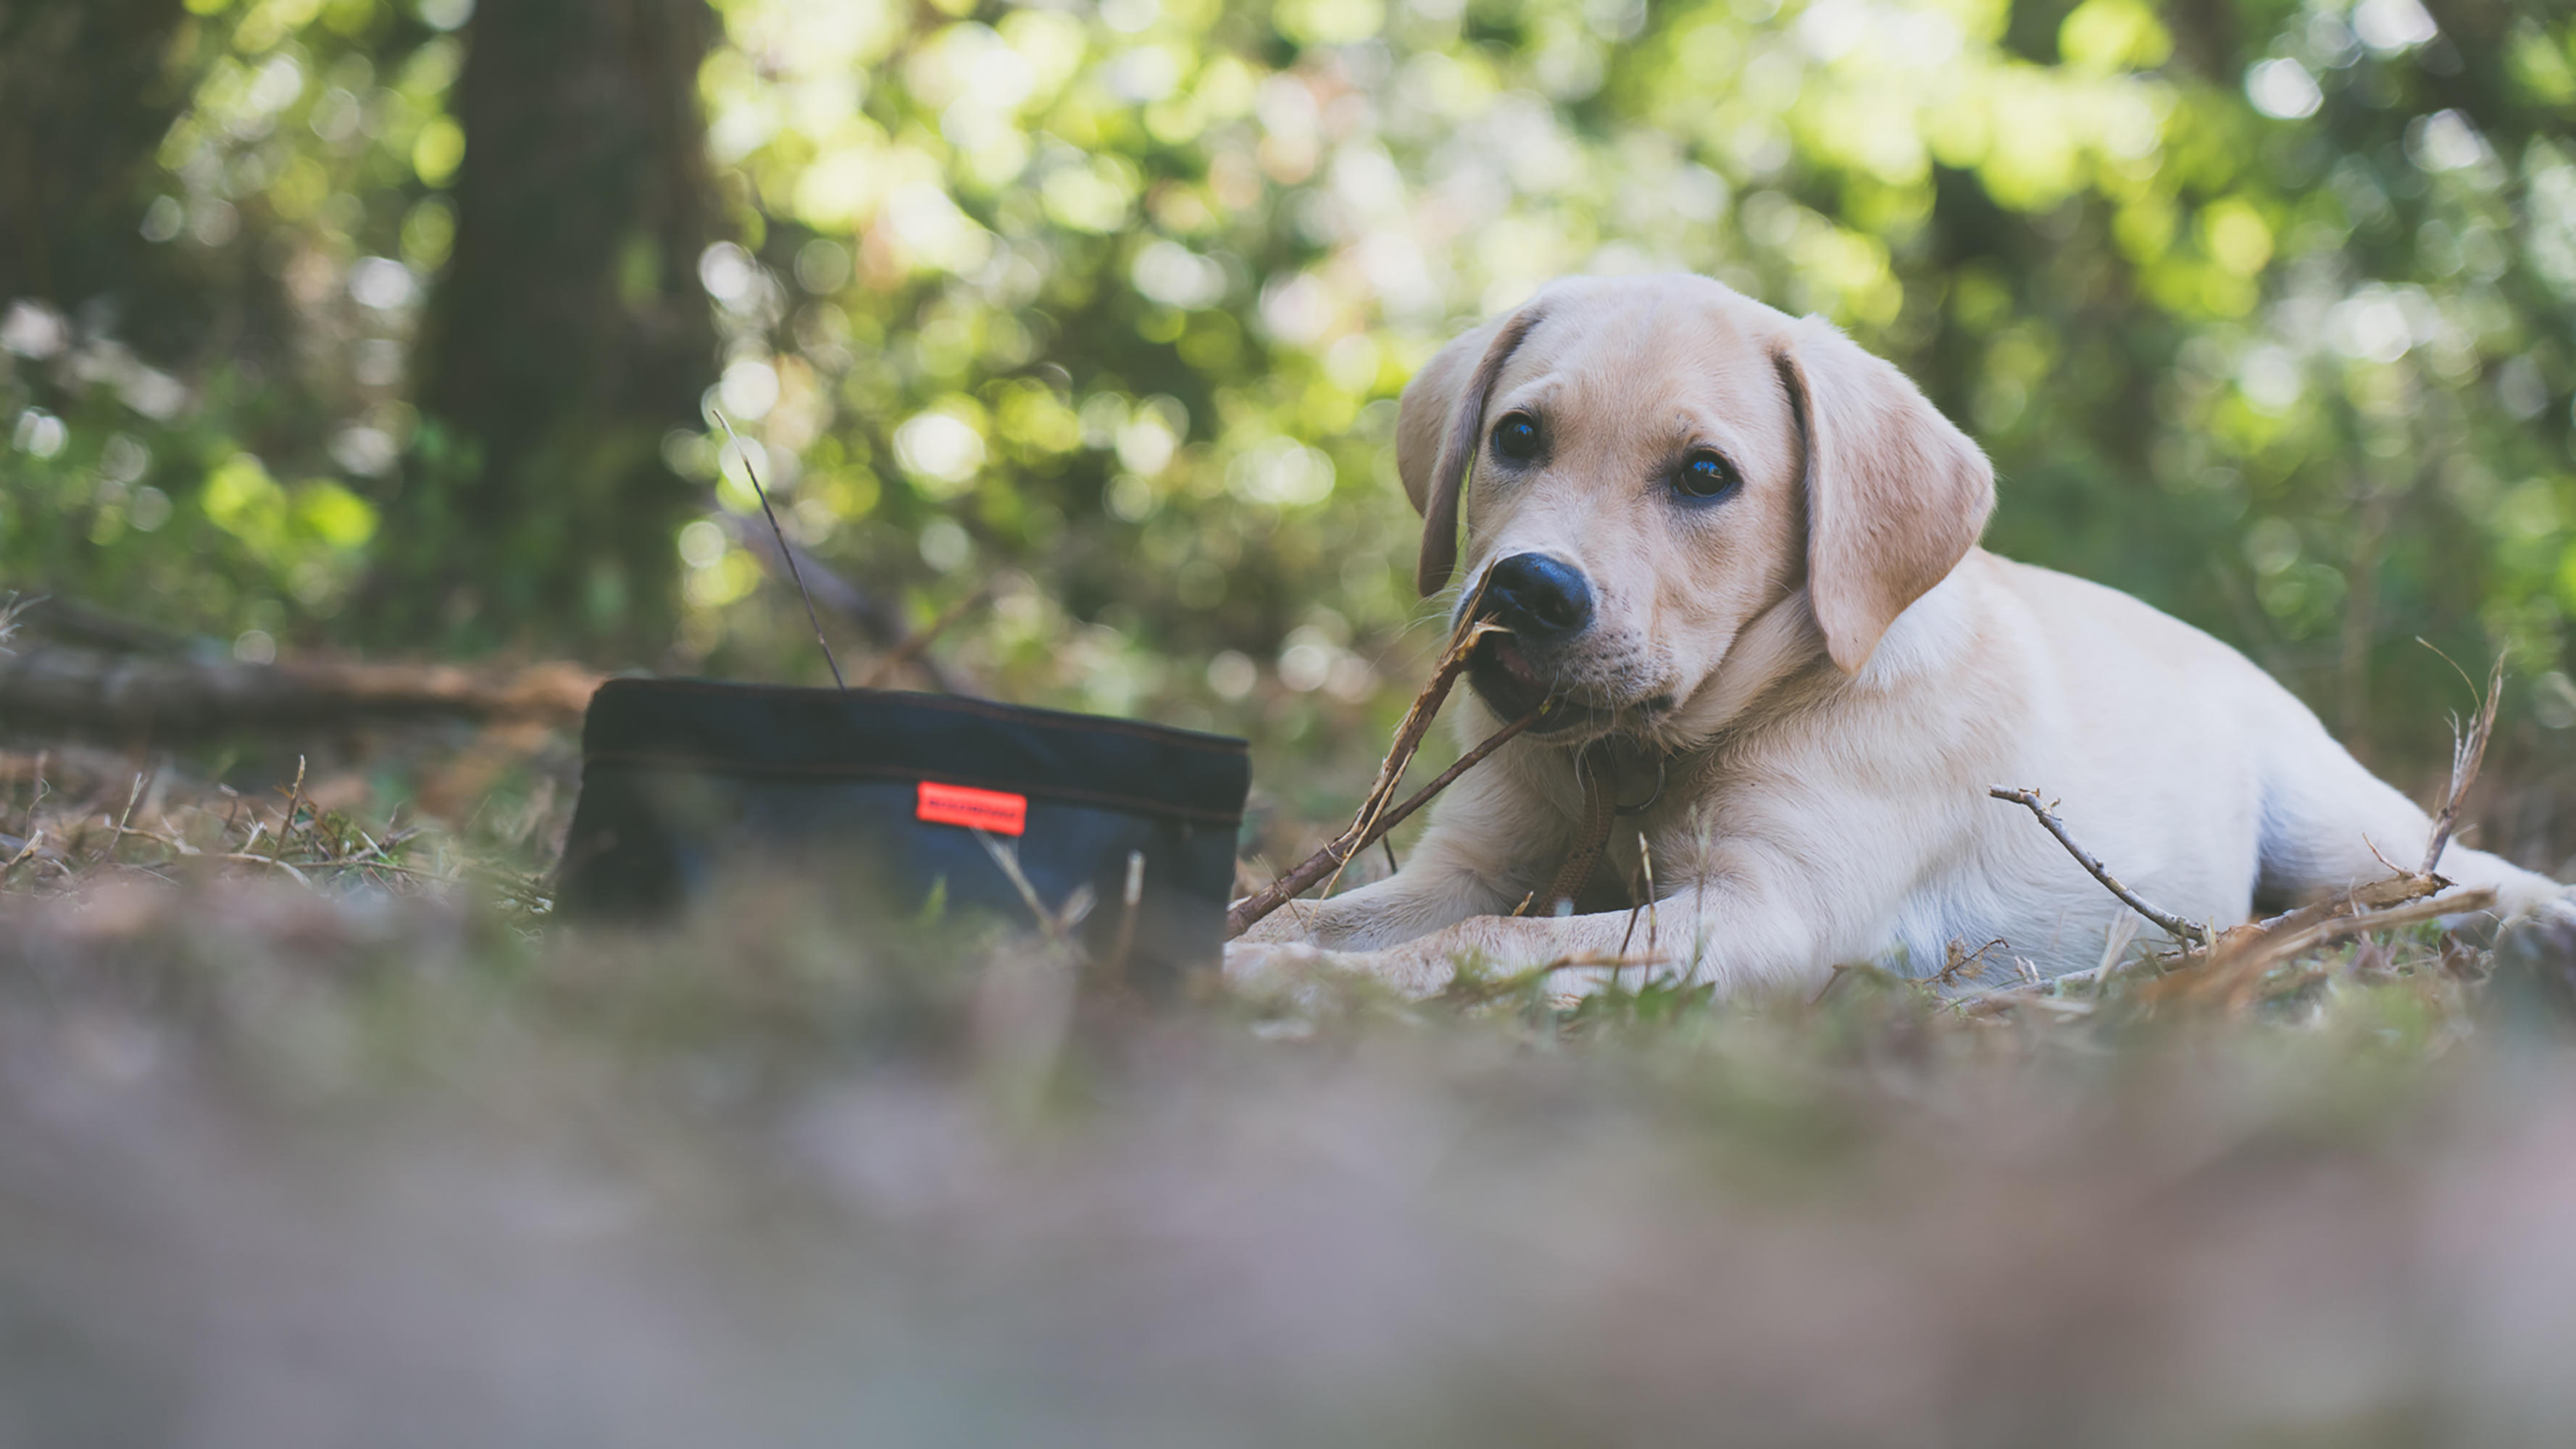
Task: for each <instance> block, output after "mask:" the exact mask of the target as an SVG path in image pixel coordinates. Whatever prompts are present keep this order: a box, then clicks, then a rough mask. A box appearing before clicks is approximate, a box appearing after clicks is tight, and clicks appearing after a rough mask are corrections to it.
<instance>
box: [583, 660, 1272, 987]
mask: <svg viewBox="0 0 2576 1449" xmlns="http://www.w3.org/2000/svg"><path fill="white" fill-rule="evenodd" d="M1250 784H1251V762H1250V757H1249V755H1248V753H1247V750H1246V746H1245V744H1244V742H1243V741H1242V740H1238V739H1230V738H1226V737H1224V736H1220V735H1208V734H1200V733H1196V732H1194V731H1189V730H1178V729H1170V728H1167V727H1164V726H1161V725H1152V724H1143V723H1139V722H1136V721H1132V720H1119V719H1104V718H1096V717H1093V716H1088V715H1078V714H1066V713H1062V712H1059V711H1055V710H1042V709H1026V708H1021V707H1018V706H1013V705H1001V704H992V703H988V702H985V701H982V700H970V699H957V698H952V697H948V696H943V695H926V694H903V693H893V692H886V691H878V690H864V689H852V690H831V689H801V688H788V687H782V686H771V685H753V684H727V683H716V682H710V681H704V680H662V679H613V680H610V681H609V682H608V683H606V684H604V685H602V686H601V687H600V689H599V692H598V693H597V694H596V695H594V696H593V697H592V699H591V702H590V711H589V714H588V716H587V717H586V718H585V720H584V722H583V726H582V780H581V800H580V803H579V805H578V806H576V807H575V809H574V811H573V820H572V829H571V831H570V833H569V835H568V836H567V837H566V840H565V845H564V859H563V867H562V870H561V873H560V875H559V877H558V880H557V885H556V895H555V898H556V907H557V909H558V910H559V911H560V912H561V913H562V914H563V915H564V916H566V917H568V918H573V919H591V920H600V919H626V920H647V919H653V918H658V917H668V916H670V915H672V914H675V913H676V912H677V911H679V910H681V909H682V908H684V907H685V906H686V905H687V904H688V903H690V902H691V901H693V900H696V899H701V898H703V897H704V896H705V895H706V893H707V892H708V890H709V889H710V888H711V887H713V886H714V885H715V884H716V883H717V882H718V881H719V880H720V879H722V878H724V877H725V876H727V875H728V874H731V873H734V872H740V871H749V870H763V871H770V870H786V871H794V872H798V873H808V874H812V873H819V874H820V876H821V879H822V881H823V883H824V884H825V885H827V886H830V885H833V884H835V883H836V882H839V881H842V880H846V882H847V884H848V887H849V891H850V893H851V895H852V897H853V898H855V899H861V900H865V901H867V902H868V903H869V904H870V905H871V906H872V907H875V908H880V909H884V910H889V911H893V910H906V911H915V912H917V911H921V910H923V909H924V908H925V907H930V906H931V905H932V904H933V903H934V902H936V909H937V910H938V911H939V912H941V913H943V914H950V913H964V912H988V913H994V914H997V915H999V916H1001V917H1003V918H1005V919H1008V920H1012V921H1016V922H1017V923H1019V924H1020V925H1022V926H1034V925H1035V921H1034V919H1033V917H1032V915H1031V913H1030V909H1029V906H1028V904H1027V902H1026V900H1025V899H1024V898H1023V896H1022V893H1021V891H1020V889H1019V887H1018V886H1017V885H1016V884H1015V883H1013V881H1012V880H1011V879H1010V877H1009V875H1008V874H1007V873H1006V871H1005V870H1004V869H1003V867H1002V866H1001V865H1000V864H999V863H997V862H996V861H995V860H994V859H993V856H992V854H991V852H990V851H989V850H988V848H987V846H986V843H985V840H984V839H979V838H978V832H979V831H980V832H981V833H982V834H983V836H985V837H986V838H988V839H990V840H991V841H993V842H996V843H999V844H1002V845H1005V846H1008V847H1009V848H1010V849H1011V850H1013V851H1014V852H1015V853H1016V857H1017V861H1018V864H1019V868H1020V870H1021V872H1022V874H1023V875H1024V876H1025V877H1026V878H1027V882H1028V885H1029V886H1030V887H1031V888H1032V889H1033V890H1034V892H1035V893H1036V895H1037V896H1038V898H1039V900H1040V902H1041V903H1043V904H1044V905H1045V906H1046V908H1048V909H1049V910H1051V911H1052V910H1060V909H1061V908H1062V907H1063V906H1064V904H1065V902H1066V901H1067V900H1069V899H1070V898H1072V897H1073V896H1074V894H1075V893H1076V892H1077V891H1078V890H1079V889H1081V888H1083V887H1085V886H1087V887H1089V889H1090V892H1091V896H1092V898H1093V900H1094V902H1095V904H1094V906H1093V908H1092V910H1091V912H1090V914H1089V915H1088V916H1087V917H1085V918H1084V920H1083V921H1082V923H1081V925H1080V926H1079V927H1078V928H1077V931H1078V936H1079V939H1080V940H1081V942H1082V944H1083V945H1084V947H1085V949H1086V950H1087V951H1088V952H1089V954H1090V955H1091V956H1092V958H1093V959H1094V960H1095V961H1106V960H1108V959H1109V958H1110V957H1111V955H1112V954H1113V953H1114V952H1117V951H1118V949H1119V945H1120V938H1121V936H1122V934H1123V933H1124V932H1126V931H1129V930H1132V932H1133V937H1132V943H1131V944H1129V945H1128V946H1127V948H1126V950H1125V953H1124V955H1125V962H1124V968H1125V971H1126V974H1127V976H1128V978H1129V979H1130V980H1131V981H1132V982H1134V983H1135V984H1136V985H1138V986H1140V987H1143V988H1146V989H1149V990H1150V989H1154V988H1156V987H1158V986H1168V985H1169V984H1170V983H1171V982H1172V981H1174V980H1176V979H1177V978H1178V976H1179V975H1180V974H1181V973H1182V972H1184V971H1187V970H1189V969H1191V968H1194V967H1199V966H1212V965H1214V964H1215V963H1216V962H1217V960H1218V957H1219V954H1220V951H1221V949H1222V938H1223V934H1224V929H1225V907H1226V900H1227V897H1228V895H1229V894H1230V892H1231V891H1232V889H1233V885H1234V851H1235V837H1236V835H1237V833H1238V832H1239V831H1240V829H1241V827H1242V824H1243V805H1244V795H1245V791H1246V790H1247V789H1248V788H1249V786H1250ZM1131 855H1138V856H1141V857H1142V862H1141V890H1140V891H1139V892H1138V893H1137V899H1136V904H1135V906H1134V908H1133V909H1132V911H1131V910H1130V908H1129V907H1128V906H1127V904H1126V895H1127V884H1128V877H1129V870H1130V856H1131Z"/></svg>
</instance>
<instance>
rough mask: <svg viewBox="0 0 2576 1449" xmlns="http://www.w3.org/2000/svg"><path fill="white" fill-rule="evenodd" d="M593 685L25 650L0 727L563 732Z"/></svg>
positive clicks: (429, 668)
mask: <svg viewBox="0 0 2576 1449" xmlns="http://www.w3.org/2000/svg"><path fill="white" fill-rule="evenodd" d="M602 678H603V676H602V675H599V674H597V673H594V672H592V671H591V670H588V669H584V668H582V667H581V666H579V665H575V664H561V663H556V664H534V665H528V666H526V667H524V668H520V669H517V670H512V671H508V672H492V671H481V670H471V669H464V668H459V667H457V666H454V665H445V664H353V663H323V662H297V663H288V664H240V663H234V662H231V661H205V662H200V661H194V660H185V659H157V658H136V657H119V656H114V655H108V654H100V653H95V652H93V651H90V650H86V649H63V648H42V649H28V650H23V651H21V652H19V653H18V654H17V655H15V656H8V655H0V727H7V728H11V729H24V730H37V731H43V730H57V731H67V732H71V733H85V734H97V735H109V736H113V737H117V738H129V739H130V738H136V737H142V736H151V737H153V738H157V739H171V738H179V737H188V736H204V735H210V734H219V733H222V732H224V731H226V730H232V729H243V728H259V727H265V728H292V729H303V730H310V729H332V728H339V727H342V726H346V725H350V724H354V723H358V722H361V721H366V720H399V719H419V718H429V717H446V718H461V719H473V720H540V721H546V722H549V723H560V724H569V723H573V722H575V721H578V720H579V719H580V718H581V714H582V711H583V710H584V709H586V708H588V707H589V704H590V696H591V692H592V691H593V690H596V689H597V688H598V687H599V684H600V681H601V679H602Z"/></svg>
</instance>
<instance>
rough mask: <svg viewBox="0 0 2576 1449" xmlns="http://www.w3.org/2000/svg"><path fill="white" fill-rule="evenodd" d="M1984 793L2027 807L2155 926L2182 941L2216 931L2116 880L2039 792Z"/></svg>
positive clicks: (2068, 850)
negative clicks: (2160, 906)
mask: <svg viewBox="0 0 2576 1449" xmlns="http://www.w3.org/2000/svg"><path fill="white" fill-rule="evenodd" d="M1986 793H1987V794H1989V795H1991V796H1993V797H1994V798H1996V799H1998V800H2008V801H2010V802H2012V803H2013V804H2015V805H2023V806H2028V807H2029V809H2030V813H2031V814H2033V815H2035V816H2038V817H2039V823H2040V824H2042V825H2044V826H2046V827H2048V833H2049V834H2051V835H2054V836H2056V837H2057V843H2058V844H2060V845H2062V846H2065V847H2066V853H2067V854H2069V855H2071V856H2074V857H2075V863H2076V864H2077V865H2080V866H2082V867H2084V870H2085V873H2086V874H2088V875H2090V876H2092V877H2093V878H2094V879H2095V880H2097V881H2100V882H2101V883H2102V888H2103V889H2104V890H2107V891H2109V892H2110V893H2111V894H2113V895H2115V896H2118V897H2119V898H2120V902H2121V904H2123V905H2125V906H2127V907H2128V908H2129V909H2130V910H2133V911H2136V912H2137V913H2138V914H2139V915H2142V916H2144V917H2146V918H2147V919H2148V920H2150V921H2153V922H2155V923H2156V925H2157V926H2159V927H2161V928H2162V929H2163V930H2164V932H2165V934H2167V935H2169V936H2171V937H2173V938H2174V939H2175V940H2177V941H2182V942H2185V943H2189V942H2193V941H2202V942H2206V941H2208V940H2210V939H2211V938H2212V936H2213V935H2214V934H2215V933H2214V932H2212V931H2211V930H2210V928H2209V927H2208V926H2205V925H2203V924H2201V923H2200V922H2198V921H2195V920H2193V919H2191V918H2190V917H2188V916H2177V915H2175V914H2174V913H2173V912H2171V911H2163V910H2158V909H2156V908H2155V907H2154V906H2151V905H2149V904H2147V902H2146V900H2145V898H2144V897H2141V896H2140V895H2139V894H2138V893H2137V892H2136V891H2133V890H2131V889H2129V888H2128V887H2127V886H2124V885H2122V884H2120V882H2119V881H2118V880H2116V879H2114V878H2113V877H2112V875H2111V872H2109V871H2107V870H2105V869H2103V868H2102V862H2100V861H2098V860H2095V859H2094V858H2093V856H2092V854H2091V853H2090V852H2089V851H2087V850H2085V848H2084V847H2083V846H2080V845H2078V844H2076V843H2075V837H2074V836H2072V835H2069V834H2067V833H2066V826H2065V823H2064V822H2062V821H2060V820H2059V819H2058V818H2057V817H2056V816H2055V815H2052V814H2050V813H2049V810H2048V807H2047V806H2045V805H2042V804H2040V803H2039V792H2038V791H2036V790H2007V789H2005V788H2004V787H2003V786H2001V785H1997V786H1994V787H1992V788H1991V789H1989V790H1987V791H1986Z"/></svg>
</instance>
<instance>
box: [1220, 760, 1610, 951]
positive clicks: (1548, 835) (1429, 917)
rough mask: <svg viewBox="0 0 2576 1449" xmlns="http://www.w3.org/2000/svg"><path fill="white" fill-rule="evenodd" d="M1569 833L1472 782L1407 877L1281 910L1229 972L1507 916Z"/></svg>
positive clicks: (1502, 785)
mask: <svg viewBox="0 0 2576 1449" xmlns="http://www.w3.org/2000/svg"><path fill="white" fill-rule="evenodd" d="M1564 830H1565V827H1564V825H1563V824H1562V823H1560V822H1556V821H1552V820H1549V819H1547V818H1546V817H1544V816H1537V817H1535V818H1534V812H1533V811H1532V810H1531V809H1530V807H1529V806H1528V805H1527V804H1526V803H1525V802H1523V801H1522V800H1520V799H1519V798H1517V797H1516V796H1515V795H1514V793H1513V792H1512V790H1511V789H1510V787H1509V785H1508V783H1507V782H1505V781H1502V780H1498V779H1490V778H1489V779H1484V780H1479V779H1476V778H1474V777H1472V776H1471V777H1470V778H1468V779H1467V780H1464V781H1462V782H1460V784H1459V785H1458V786H1457V787H1456V788H1454V789H1452V790H1451V791H1450V793H1449V794H1448V795H1447V796H1446V797H1444V798H1443V799H1442V801H1441V807H1440V810H1439V811H1438V813H1437V814H1436V815H1435V816H1434V817H1433V819H1432V823H1431V829H1429V830H1428V831H1426V832H1424V834H1423V837H1422V839H1421V841H1420V842H1418V843H1417V844H1416V845H1415V846H1414V848H1413V851H1412V854H1411V856H1410V857H1409V858H1408V859H1407V860H1406V861H1405V862H1404V867H1403V869H1401V870H1398V871H1397V872H1396V873H1395V874H1394V875H1391V876H1389V877H1387V878H1386V879H1385V880H1382V881H1378V882H1376V883H1374V884H1371V885H1366V886H1361V887H1359V888H1358V889H1356V890H1353V891H1350V892H1348V893H1347V894H1343V895H1338V896H1333V897H1331V898H1329V899H1326V900H1320V901H1290V902H1288V903H1287V904H1285V905H1283V906H1281V907H1280V908H1279V909H1278V910H1276V911H1273V912H1271V913H1270V914H1269V915H1268V916H1266V917H1263V918H1262V919H1261V920H1260V921H1259V922H1257V923H1255V924H1254V926H1253V927H1252V929H1251V930H1249V931H1246V932H1245V933H1244V935H1243V938H1242V939H1241V940H1239V941H1237V942H1235V943H1234V944H1233V945H1231V946H1228V947H1227V948H1226V961H1227V970H1228V971H1229V972H1233V971H1235V970H1236V965H1237V962H1238V960H1241V961H1242V962H1245V963H1249V962H1250V961H1251V960H1252V958H1253V957H1254V956H1255V955H1256V954H1258V953H1257V952H1255V951H1254V950H1253V947H1255V946H1258V945H1265V944H1267V945H1281V944H1292V943H1293V944H1296V945H1301V946H1308V947H1323V948H1325V949H1327V950H1333V951H1374V950H1380V949H1383V948H1385V947H1388V946H1393V945H1395V944H1397V943H1398V942H1402V941H1410V940H1412V939H1414V938H1416V937H1419V936H1424V935H1427V934H1429V933H1431V932H1434V931H1438V930H1440V929H1442V928H1443V927H1447V926H1454V925H1456V924H1457V923H1459V922H1461V921H1464V920H1467V919H1469V918H1471V917H1474V916H1482V915H1490V914H1493V913H1496V912H1500V911H1507V910H1510V909H1511V908H1512V906H1513V904H1514V903H1515V902H1517V901H1518V900H1519V899H1520V898H1521V895H1522V894H1523V893H1524V892H1526V891H1528V890H1529V889H1530V887H1531V886H1532V885H1535V884H1537V883H1538V882H1537V880H1536V879H1532V880H1529V881H1526V882H1525V881H1523V880H1522V879H1521V878H1522V877H1523V876H1526V875H1532V874H1533V873H1535V872H1539V871H1540V870H1541V869H1542V867H1540V866H1539V865H1538V864H1537V862H1540V861H1544V860H1549V859H1555V858H1559V857H1561V856H1562V855H1563V853H1564V850H1565V845H1564V841H1563V835H1564ZM1521 857H1525V859H1521Z"/></svg>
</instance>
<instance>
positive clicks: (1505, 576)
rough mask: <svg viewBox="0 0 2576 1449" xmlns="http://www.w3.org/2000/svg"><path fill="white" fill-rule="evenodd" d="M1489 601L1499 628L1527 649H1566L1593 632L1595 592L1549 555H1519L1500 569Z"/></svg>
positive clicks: (1492, 580) (1487, 593)
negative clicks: (1562, 646)
mask: <svg viewBox="0 0 2576 1449" xmlns="http://www.w3.org/2000/svg"><path fill="white" fill-rule="evenodd" d="M1485 597H1486V600H1487V601H1488V602H1489V603H1491V604H1492V605H1493V612H1494V622H1496V623H1498V624H1500V625H1502V626H1503V627H1504V628H1506V629H1509V630H1511V631H1512V633H1513V634H1514V635H1515V636H1517V637H1518V638H1519V639H1520V640H1521V641H1522V642H1523V643H1524V644H1525V645H1529V646H1533V647H1539V648H1545V647H1548V646H1551V645H1557V644H1563V643H1565V642H1566V641H1567V640H1570V639H1572V638H1573V637H1574V636H1576V635H1577V634H1580V633H1582V632H1583V631H1584V630H1586V629H1588V628H1590V627H1592V586H1591V585H1590V584H1588V583H1585V582H1584V581H1583V575H1582V574H1580V573H1577V572H1576V571H1575V570H1573V569H1571V568H1568V567H1567V566H1566V565H1564V564H1562V563H1559V562H1557V561H1556V560H1555V559H1552V558H1549V557H1548V556H1547V555H1546V554H1543V553H1516V554H1513V555H1512V556H1511V557H1510V558H1507V559H1504V560H1503V561H1502V562H1500V563H1498V564H1495V565H1494V569H1493V574H1492V576H1491V578H1490V580H1489V581H1488V582H1487V583H1486V585H1485Z"/></svg>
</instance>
